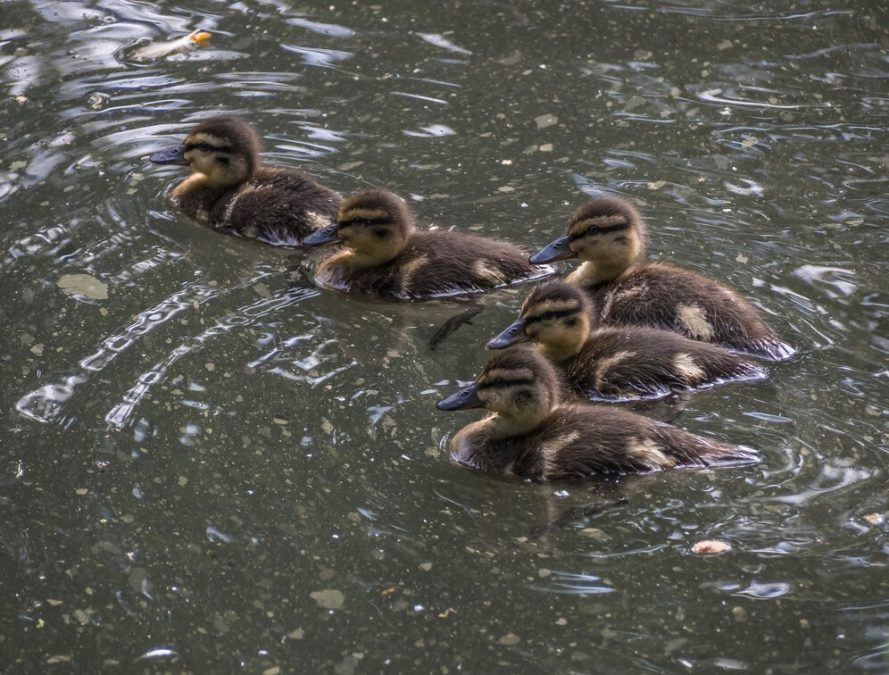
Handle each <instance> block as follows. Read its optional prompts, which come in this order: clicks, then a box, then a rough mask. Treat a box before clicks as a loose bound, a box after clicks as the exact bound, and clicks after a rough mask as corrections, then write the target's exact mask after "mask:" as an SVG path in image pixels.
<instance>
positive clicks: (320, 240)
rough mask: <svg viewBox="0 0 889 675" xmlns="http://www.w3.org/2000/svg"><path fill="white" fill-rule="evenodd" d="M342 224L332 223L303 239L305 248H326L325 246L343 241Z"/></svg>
mask: <svg viewBox="0 0 889 675" xmlns="http://www.w3.org/2000/svg"><path fill="white" fill-rule="evenodd" d="M339 229H340V224H339V223H331V224H330V225H328V226H327V227H322V228H321V229H320V230H315V231H314V232H312V234H310V235H309V236H308V237H306V238H305V239H303V246H324V244H334V243H336V242H338V241H342V240H341V239H340V235H339Z"/></svg>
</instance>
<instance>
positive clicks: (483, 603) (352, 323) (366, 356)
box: [0, 0, 889, 675]
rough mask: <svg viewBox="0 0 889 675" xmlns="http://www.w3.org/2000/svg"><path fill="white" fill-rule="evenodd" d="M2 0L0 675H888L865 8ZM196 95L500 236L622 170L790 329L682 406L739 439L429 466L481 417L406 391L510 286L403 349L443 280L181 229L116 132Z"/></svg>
mask: <svg viewBox="0 0 889 675" xmlns="http://www.w3.org/2000/svg"><path fill="white" fill-rule="evenodd" d="M0 14H2V17H3V21H2V29H0V92H2V109H3V121H2V123H0V135H2V136H0V138H2V142H3V144H2V147H3V155H2V158H0V204H2V210H3V214H4V218H3V221H4V222H3V227H2V228H0V287H2V289H3V297H4V300H3V304H2V326H3V335H4V339H3V340H2V346H0V368H2V381H3V387H2V389H0V406H2V419H3V420H4V425H3V427H2V431H0V484H2V490H0V527H2V529H0V544H2V546H0V598H2V607H3V611H2V613H0V666H2V668H3V670H4V672H7V673H31V672H54V671H58V672H100V671H109V672H247V673H265V674H266V675H274V674H275V673H287V672H333V673H337V674H338V675H343V674H349V673H361V672H383V671H385V672H433V671H435V672H442V673H447V672H454V671H466V672H477V673H490V672H500V671H506V670H507V669H508V670H511V671H515V672H523V673H524V672H529V673H534V672H596V673H615V672H643V671H656V672H670V673H674V672H676V673H682V672H714V671H719V670H725V671H734V670H741V671H750V672H774V673H789V672H800V673H812V672H827V671H842V672H856V671H873V672H889V574H887V570H886V566H887V563H889V537H887V532H889V523H887V516H889V503H887V502H889V495H887V490H886V471H887V469H889V403H887V402H889V396H887V395H889V365H887V354H889V282H887V276H889V264H887V257H886V248H885V246H886V243H887V239H889V235H887V232H889V197H887V168H889V154H887V147H889V146H887V129H889V86H887V84H889V80H887V77H889V10H887V8H886V5H885V3H884V2H883V1H882V0H871V1H865V0H845V1H844V0H786V1H776V2H752V3H751V2H741V1H740V0H715V1H708V0H618V1H613V2H606V1H599V2H572V3H558V2H554V1H547V0H527V1H526V2H521V3H510V2H480V3H475V2H472V3H470V2H459V1H454V2H444V3H426V2H419V1H416V0H413V1H410V0H378V2H376V3H375V4H371V3H358V2H353V3H345V2H330V1H328V2H323V3H322V2H314V1H313V0H308V1H307V2H303V3H299V4H298V5H296V6H294V5H291V3H286V2H280V1H275V0H243V1H240V2H218V1H214V0H194V1H193V2H190V3H188V4H176V3H174V2H156V3H147V2H137V1H135V0H132V1H129V2H123V1H116V2H115V1H111V0H90V1H86V0H82V1H66V2H58V1H49V0H46V1H38V0H32V1H31V2H6V3H3V5H2V9H0ZM198 28H200V29H204V30H208V31H210V32H212V34H213V38H212V41H211V44H210V46H209V47H207V48H205V49H201V50H198V51H194V52H192V53H190V54H188V55H185V56H175V57H170V58H166V59H162V60H159V61H155V62H142V63H137V62H134V61H133V60H131V59H130V58H129V54H131V49H132V48H133V47H135V46H138V45H141V44H144V43H146V42H148V41H149V40H166V39H170V38H174V37H179V36H181V35H184V34H185V33H187V32H188V31H191V30H194V29H198ZM213 111H226V112H235V113H239V114H241V115H243V116H245V117H247V118H248V119H249V120H250V121H251V122H253V123H254V124H255V125H256V127H257V128H258V129H259V130H260V131H261V133H262V135H263V138H264V143H265V154H266V157H267V158H268V159H269V160H272V161H275V162H279V163H284V164H290V165H301V166H304V167H305V168H306V169H307V170H309V171H310V172H311V173H312V174H313V175H315V176H317V177H318V178H319V179H320V180H321V181H322V182H324V183H325V184H327V185H329V186H331V187H333V188H335V189H337V190H339V191H341V192H344V193H349V192H354V191H357V190H361V189H364V188H366V187H368V186H387V187H389V188H391V189H393V190H395V191H397V192H399V193H400V194H402V195H404V196H405V197H406V198H408V199H409V200H410V201H411V203H412V205H413V207H414V209H415V210H416V212H417V214H418V216H419V218H420V219H421V220H423V221H425V222H432V223H436V224H438V225H440V226H443V227H451V226H454V227H457V228H460V229H472V230H483V231H484V232H485V233H488V234H490V235H493V236H500V237H503V238H508V239H511V240H515V241H518V242H521V243H524V244H525V245H527V246H528V247H529V248H532V247H537V246H541V245H543V244H545V243H546V242H548V241H550V240H551V239H552V238H553V237H554V236H555V235H557V234H558V233H560V232H561V231H562V230H563V228H564V227H565V224H566V221H567V218H568V216H569V215H570V213H571V212H572V211H573V209H574V208H576V206H578V205H579V204H581V203H582V202H583V201H584V200H585V199H586V198H587V196H588V195H590V194H595V193H597V192H598V191H603V190H604V191H612V192H617V193H619V194H622V195H624V196H626V197H629V198H631V199H632V200H634V202H636V203H637V204H638V205H639V207H640V209H641V210H642V211H643V213H644V214H645V216H646V217H647V219H648V222H649V226H650V239H651V241H650V252H651V254H652V255H653V256H663V257H667V258H671V259H674V260H677V261H679V262H680V263H681V264H683V265H685V266H687V267H689V268H692V269H696V270H699V271H702V272H704V273H706V274H709V275H711V276H714V277H716V278H719V279H723V280H725V281H727V282H729V283H731V284H733V285H734V286H736V287H737V288H739V289H742V291H743V292H744V293H745V294H746V295H748V296H749V297H750V298H751V299H752V300H753V302H754V303H755V304H757V305H758V306H760V307H762V309H763V310H764V311H765V312H766V313H767V315H768V318H769V321H770V323H772V324H773V325H774V326H775V327H776V328H777V329H778V330H779V331H780V333H781V334H782V335H783V336H784V337H785V338H786V339H788V340H789V341H790V342H792V343H793V344H794V345H796V346H797V347H798V348H799V350H800V351H799V354H798V356H797V357H796V358H795V359H794V360H792V361H791V362H789V363H784V364H777V365H772V366H770V378H769V380H768V381H767V382H763V383H756V384H739V385H736V386H730V387H723V388H718V389H714V390H711V391H707V392H703V393H699V394H695V395H694V396H693V397H690V398H689V399H687V400H685V401H683V402H680V403H677V404H676V405H674V406H673V407H678V408H679V409H680V412H679V416H678V418H677V420H676V421H677V424H679V425H681V426H683V427H684V428H687V429H690V430H693V431H695V432H698V433H703V434H709V435H712V436H714V437H716V438H719V439H721V440H725V441H728V442H734V443H744V444H747V445H751V446H755V447H757V448H758V449H759V450H760V451H761V452H762V455H763V461H762V462H761V463H759V464H757V465H755V466H748V467H738V468H731V469H724V470H719V471H677V472H673V473H668V474H655V475H650V476H645V477H638V478H634V479H623V480H618V481H615V482H610V483H595V482H594V483H590V484H585V485H575V484H571V485H554V486H536V485H530V484H523V483H512V482H506V481H501V480H497V479H494V478H491V477H488V476H484V475H479V474H477V473H473V472H471V471H468V470H466V469H465V468H463V467H460V466H457V465H455V464H453V463H451V462H450V461H449V459H448V456H447V451H446V450H445V449H444V447H445V446H444V443H445V442H446V440H447V438H448V437H449V436H450V435H451V434H453V432H454V431H455V430H456V429H458V428H459V427H460V426H462V425H463V424H465V423H467V422H469V421H470V420H472V419H475V417H476V415H474V414H473V413H471V412H467V413H443V412H439V411H437V410H436V409H435V407H434V402H435V401H436V400H437V399H438V398H439V397H440V396H442V395H443V394H445V393H449V392H450V391H452V390H453V389H455V388H456V387H457V386H458V385H459V384H460V383H465V382H466V381H467V380H470V379H471V378H472V377H473V376H474V375H475V373H476V372H477V371H478V370H479V368H480V366H481V365H482V364H483V362H484V360H485V354H484V352H483V351H482V350H481V344H482V343H483V341H484V340H486V339H487V338H489V337H491V336H492V335H494V334H495V333H496V332H497V331H499V330H501V329H502V328H503V327H505V326H506V324H507V323H508V322H509V321H511V320H512V318H513V317H514V314H515V312H516V310H517V308H518V307H519V305H520V303H521V300H522V298H523V296H524V290H522V289H513V290H508V291H503V292H500V293H496V294H493V295H491V296H489V297H487V298H486V299H485V309H484V311H483V312H482V313H481V314H480V315H479V316H478V317H476V318H475V319H474V320H473V322H472V325H469V326H466V327H464V328H462V329H461V330H460V331H458V332H457V333H455V334H454V335H452V336H451V337H450V338H448V340H446V341H445V342H444V343H443V344H442V345H441V346H440V347H439V349H438V350H437V351H435V352H430V351H429V348H428V341H429V338H430V337H431V336H432V334H433V333H434V332H435V329H436V327H437V326H438V325H440V324H441V322H442V321H444V320H445V319H446V318H447V317H449V316H450V315H451V314H453V313H454V312H455V310H456V309H459V307H457V306H456V305H454V304H453V303H450V304H448V303H437V304H436V303H431V304H425V305H403V306H395V305H384V304H369V303H364V302H359V301H356V300H352V299H346V298H344V297H342V296H339V295H337V294H334V293H331V292H328V291H322V290H319V289H317V288H314V287H312V286H311V285H310V284H308V283H307V282H306V280H305V275H301V274H297V273H294V270H295V269H296V268H298V267H299V266H300V265H305V264H306V263H305V261H304V260H302V259H298V258H295V257H294V255H293V254H292V253H291V252H288V251H286V250H281V249H272V248H270V247H265V246H262V245H260V244H256V243H253V242H248V241H244V240H239V239H236V238H232V237H224V236H222V235H218V234H216V233H213V232H210V231H208V230H206V229H203V228H201V227H200V226H198V225H196V224H194V223H191V222H189V221H188V220H187V219H186V218H184V217H183V216H181V215H179V214H177V213H176V212H174V211H173V210H172V209H171V208H170V207H169V205H168V204H167V203H166V201H165V199H164V195H165V193H166V192H167V191H168V190H169V188H170V187H171V186H172V185H174V184H175V182H176V181H177V180H180V179H181V177H182V173H181V171H179V170H178V169H177V168H176V167H157V166H153V165H150V164H149V163H148V162H147V160H146V157H147V156H148V155H149V154H151V153H152V152H154V151H156V150H158V149H159V148H161V147H163V146H165V145H168V144H169V143H170V142H171V141H172V140H174V139H178V138H180V137H181V135H182V134H183V132H184V131H185V130H186V129H188V127H189V126H190V125H192V124H193V123H194V122H195V120H198V119H200V118H201V117H202V116H206V115H207V114H208V113H211V112H213ZM565 267H566V268H570V265H566V266H565ZM76 275H87V276H76ZM85 283H86V288H85V290H84V284H85ZM78 289H80V291H81V293H78ZM84 292H85V294H84ZM640 410H642V411H643V412H645V413H646V414H649V415H653V416H658V417H664V416H667V415H669V414H673V411H672V409H670V408H668V407H667V405H666V404H655V405H652V404H649V405H647V406H644V407H641V408H640ZM706 539H720V540H723V541H726V542H729V543H730V544H731V546H732V549H731V551H729V552H727V553H724V554H722V555H715V556H701V555H696V554H695V553H693V552H692V547H693V546H694V544H695V543H697V542H699V541H702V540H706Z"/></svg>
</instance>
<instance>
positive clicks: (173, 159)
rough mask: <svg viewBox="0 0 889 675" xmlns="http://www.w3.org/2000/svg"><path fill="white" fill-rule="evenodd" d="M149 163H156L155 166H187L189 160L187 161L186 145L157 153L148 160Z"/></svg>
mask: <svg viewBox="0 0 889 675" xmlns="http://www.w3.org/2000/svg"><path fill="white" fill-rule="evenodd" d="M148 161H149V162H154V163H155V164H182V165H186V166H187V165H188V160H187V159H185V143H183V144H182V145H177V146H176V147H175V148H168V149H167V150H161V151H160V152H156V153H154V154H153V155H151V157H149V158H148Z"/></svg>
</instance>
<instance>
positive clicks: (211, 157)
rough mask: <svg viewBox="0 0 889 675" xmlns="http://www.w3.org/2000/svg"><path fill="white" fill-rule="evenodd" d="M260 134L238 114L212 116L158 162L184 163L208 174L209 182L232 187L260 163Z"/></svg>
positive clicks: (159, 156)
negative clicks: (233, 115) (234, 115)
mask: <svg viewBox="0 0 889 675" xmlns="http://www.w3.org/2000/svg"><path fill="white" fill-rule="evenodd" d="M259 151H260V142H259V136H258V135H257V133H256V131H254V129H253V127H251V126H250V125H249V124H247V123H246V122H245V121H244V120H242V119H239V118H237V117H211V118H210V119H208V120H205V121H204V122H201V123H200V124H199V125H198V126H196V127H195V128H194V129H192V130H191V131H190V132H189V134H188V136H186V137H185V141H184V142H183V143H182V144H181V145H178V146H176V147H175V148H170V149H169V150H164V151H162V152H158V153H156V154H154V155H152V156H151V157H149V158H148V159H149V161H151V162H154V163H155V164H182V165H185V166H188V167H189V168H190V169H191V170H192V171H194V172H195V173H199V174H201V175H202V176H204V180H205V182H206V184H208V185H211V186H213V187H228V186H230V185H238V184H240V183H243V182H245V181H248V180H250V179H251V178H252V177H253V175H254V174H255V173H256V170H257V168H258V167H259Z"/></svg>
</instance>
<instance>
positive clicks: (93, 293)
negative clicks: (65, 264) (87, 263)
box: [57, 274, 108, 300]
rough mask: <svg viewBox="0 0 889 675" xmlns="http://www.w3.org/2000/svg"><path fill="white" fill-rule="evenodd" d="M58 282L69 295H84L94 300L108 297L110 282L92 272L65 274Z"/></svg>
mask: <svg viewBox="0 0 889 675" xmlns="http://www.w3.org/2000/svg"><path fill="white" fill-rule="evenodd" d="M57 283H58V286H59V288H60V289H62V292H63V293H65V294H67V295H82V296H84V297H87V298H92V299H93V300H107V299H108V284H106V283H104V282H103V281H100V280H99V279H97V278H96V277H94V276H93V275H91V274H63V275H62V276H61V277H59V280H58V282H57Z"/></svg>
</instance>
